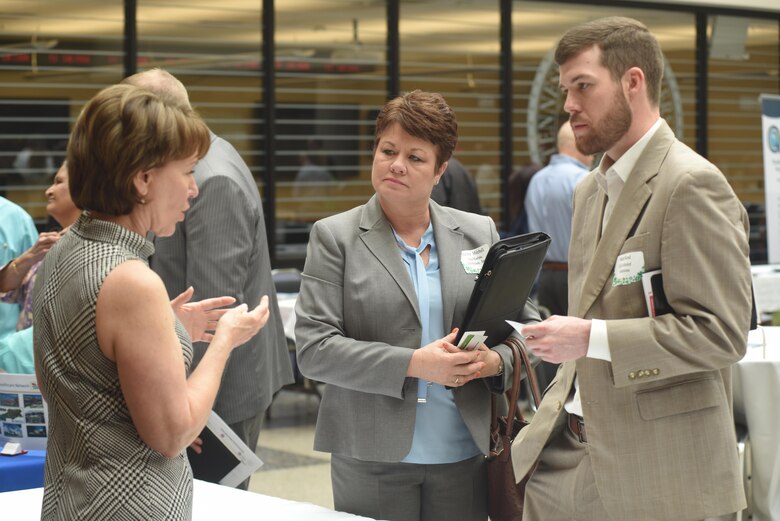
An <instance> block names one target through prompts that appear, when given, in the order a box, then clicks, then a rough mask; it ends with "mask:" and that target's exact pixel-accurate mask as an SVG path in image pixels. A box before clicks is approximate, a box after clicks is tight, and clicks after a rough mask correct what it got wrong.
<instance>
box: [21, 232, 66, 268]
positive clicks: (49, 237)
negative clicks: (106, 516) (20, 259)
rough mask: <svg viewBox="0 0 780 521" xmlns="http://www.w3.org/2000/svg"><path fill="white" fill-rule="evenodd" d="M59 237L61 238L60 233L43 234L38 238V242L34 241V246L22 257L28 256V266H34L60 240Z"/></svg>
mask: <svg viewBox="0 0 780 521" xmlns="http://www.w3.org/2000/svg"><path fill="white" fill-rule="evenodd" d="M60 237H62V235H61V233H60V232H44V233H42V234H40V235H39V236H38V240H37V241H35V244H33V245H32V247H31V248H30V249H29V250H27V251H26V252H24V253H23V254H22V255H28V256H29V258H30V264H31V265H32V264H35V263H36V262H38V261H39V260H41V259H42V258H43V257H44V256H45V255H46V253H47V252H48V251H49V250H50V249H51V247H52V246H54V245H55V244H56V243H57V241H58V240H60Z"/></svg>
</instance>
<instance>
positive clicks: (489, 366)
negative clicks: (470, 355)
mask: <svg viewBox="0 0 780 521" xmlns="http://www.w3.org/2000/svg"><path fill="white" fill-rule="evenodd" d="M477 350H478V351H482V352H483V358H482V359H483V360H484V361H485V370H484V371H483V374H482V376H483V377H489V376H496V375H497V374H498V370H499V368H500V367H501V355H499V354H498V353H497V352H495V351H493V350H492V349H490V348H489V347H488V346H486V345H485V344H479V346H477Z"/></svg>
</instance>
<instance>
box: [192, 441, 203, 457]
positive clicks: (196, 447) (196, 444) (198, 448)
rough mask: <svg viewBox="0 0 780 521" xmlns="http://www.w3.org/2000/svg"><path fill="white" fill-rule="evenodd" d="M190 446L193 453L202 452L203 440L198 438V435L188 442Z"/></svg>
mask: <svg viewBox="0 0 780 521" xmlns="http://www.w3.org/2000/svg"><path fill="white" fill-rule="evenodd" d="M190 448H191V449H192V451H193V452H194V453H195V454H201V453H203V440H202V439H200V437H197V438H195V440H193V442H192V443H190Z"/></svg>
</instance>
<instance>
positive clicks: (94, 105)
mask: <svg viewBox="0 0 780 521" xmlns="http://www.w3.org/2000/svg"><path fill="white" fill-rule="evenodd" d="M209 143H210V139H209V130H208V127H206V123H204V122H203V120H202V119H201V118H200V116H199V115H198V114H197V113H196V112H195V111H193V110H192V109H190V108H188V107H186V106H184V105H182V104H180V103H175V102H174V101H173V100H171V99H170V98H168V97H162V96H159V95H157V94H155V93H153V92H151V91H148V90H146V89H142V88H139V87H135V86H133V85H114V86H111V87H107V88H105V89H103V90H101V91H100V92H98V93H97V94H96V95H95V97H93V98H92V99H91V100H89V102H87V104H86V106H85V107H84V109H83V110H82V111H81V114H80V115H79V117H78V119H77V120H76V124H75V126H74V127H73V132H72V133H71V136H70V141H69V143H68V157H67V162H68V172H69V175H70V180H69V182H70V196H71V198H72V199H73V202H74V203H75V204H76V206H78V207H79V208H82V209H85V210H94V211H97V212H102V213H106V214H108V215H127V214H128V213H130V212H131V211H132V210H133V208H134V207H135V205H136V204H138V203H139V202H140V197H139V194H138V192H137V191H136V189H135V185H134V184H133V178H134V177H135V175H136V174H137V173H139V172H144V171H146V170H149V169H151V168H156V167H159V166H162V165H164V164H166V163H168V162H170V161H177V160H180V159H185V158H188V157H190V156H193V155H197V157H198V158H201V157H203V156H204V155H206V152H208V149H209Z"/></svg>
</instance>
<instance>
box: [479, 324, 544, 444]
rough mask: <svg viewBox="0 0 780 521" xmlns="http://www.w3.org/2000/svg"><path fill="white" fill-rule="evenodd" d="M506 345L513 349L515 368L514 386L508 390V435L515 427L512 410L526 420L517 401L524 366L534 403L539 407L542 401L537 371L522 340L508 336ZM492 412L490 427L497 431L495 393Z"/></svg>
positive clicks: (520, 418) (522, 419)
mask: <svg viewBox="0 0 780 521" xmlns="http://www.w3.org/2000/svg"><path fill="white" fill-rule="evenodd" d="M503 343H504V345H506V346H507V347H509V348H510V349H511V350H512V354H513V357H512V358H513V361H514V363H513V367H514V370H513V372H512V387H511V389H510V390H508V391H507V392H506V398H507V399H508V400H509V408H510V414H508V415H507V422H506V432H505V434H506V436H511V435H512V427H513V423H514V422H513V421H512V416H513V415H512V414H511V410H512V409H514V416H515V417H516V418H517V419H518V420H520V421H521V422H524V421H525V418H523V413H522V411H521V410H520V406H519V405H518V403H517V401H518V400H519V398H520V379H521V375H522V369H523V366H525V374H526V378H528V381H529V383H530V388H531V398H532V399H533V401H534V404H535V405H536V407H537V408H538V407H539V403H540V402H541V397H540V394H541V393H540V392H539V384H538V382H537V380H536V373H535V372H534V368H533V366H532V365H531V361H530V360H529V358H528V353H527V352H526V349H525V346H524V345H523V344H522V342H521V341H520V340H518V339H517V338H514V337H510V338H507V339H506V340H504V342H503ZM490 407H491V414H490V427H491V432H496V431H497V429H498V413H497V410H496V397H495V395H492V396H491V403H490Z"/></svg>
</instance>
